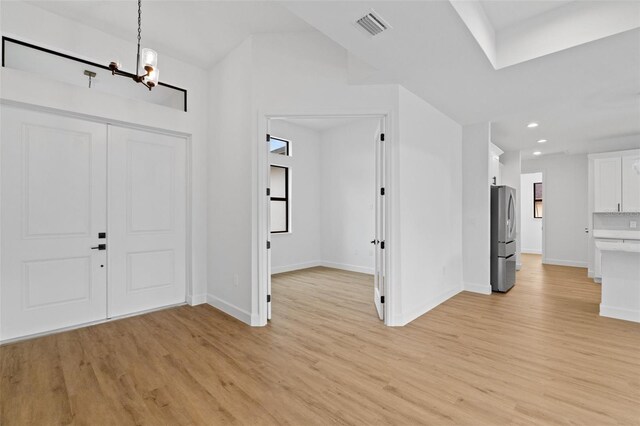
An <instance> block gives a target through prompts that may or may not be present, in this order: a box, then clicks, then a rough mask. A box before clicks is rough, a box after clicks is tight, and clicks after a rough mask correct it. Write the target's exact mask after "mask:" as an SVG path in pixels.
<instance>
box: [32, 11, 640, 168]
mask: <svg viewBox="0 0 640 426" xmlns="http://www.w3.org/2000/svg"><path fill="white" fill-rule="evenodd" d="M29 3H32V4H35V5H37V6H38V7H41V8H44V9H46V10H48V11H50V12H52V13H56V14H58V15H62V16H65V17H67V18H70V19H74V20H76V21H79V22H83V23H87V22H90V23H91V26H93V27H96V28H98V29H100V30H102V31H104V32H106V33H109V34H112V35H115V36H117V37H121V38H122V39H125V40H132V41H134V40H135V37H136V5H135V2H134V1H132V0H129V1H83V0H79V1H30V2H29ZM462 3H464V2H462ZM581 3H582V2H578V1H573V2H569V1H559V0H558V1H523V0H496V1H492V0H481V1H480V2H479V4H480V5H481V9H482V10H484V14H485V15H486V19H487V20H488V22H489V25H490V26H492V27H493V28H494V30H496V31H498V32H502V33H505V34H510V35H513V30H514V29H515V30H519V29H520V27H526V25H525V22H529V23H531V22H538V23H539V22H540V21H541V20H542V21H544V19H543V18H545V17H547V16H551V15H552V14H554V13H556V12H557V13H558V14H560V11H564V12H563V13H565V15H566V13H567V11H571V10H573V9H576V8H578V7H579V6H580V5H581ZM589 3H591V4H595V5H600V7H605V8H606V7H607V6H608V5H609V4H613V3H619V4H622V3H623V2H615V1H613V0H602V1H595V2H589ZM627 3H628V2H627ZM638 4H640V2H638ZM371 8H373V9H375V10H376V12H378V13H379V14H380V15H382V17H383V18H384V19H385V20H387V21H388V22H389V23H390V24H391V25H392V27H393V28H392V29H391V30H389V31H385V32H384V33H382V34H380V35H379V36H376V37H374V38H371V37H368V36H366V35H364V34H363V32H361V31H359V30H358V29H357V28H356V27H355V25H354V21H355V20H356V19H358V18H359V17H361V16H362V15H364V13H366V12H368V11H369V10H370V9H371ZM639 10H640V9H639ZM565 18H566V16H565ZM569 18H570V16H569ZM630 19H631V20H632V21H634V20H637V21H638V25H639V26H640V13H638V14H637V16H636V15H634V14H630ZM634 22H635V21H634ZM627 25H630V24H628V23H627ZM631 25H633V22H632V24H631ZM316 29H317V30H319V31H321V32H322V33H324V34H325V35H327V36H328V37H330V38H331V39H333V40H334V41H335V42H336V43H337V44H339V45H340V46H342V47H343V48H344V49H345V50H346V51H347V52H349V58H350V60H349V65H350V67H351V75H350V81H353V82H355V83H361V84H370V83H373V84H375V83H398V84H402V85H404V86H405V87H406V88H407V89H409V90H411V91H412V92H414V93H415V94H417V95H418V96H420V97H422V98H423V99H425V100H426V101H428V102H429V103H431V104H432V105H433V106H435V107H436V108H438V109H439V110H441V111H442V112H444V113H445V114H446V115H448V116H449V117H451V118H453V119H454V120H456V121H457V122H459V123H461V124H469V123H476V122H483V121H492V122H493V123H494V127H493V129H494V131H493V142H494V143H496V144H497V145H498V146H500V147H502V148H503V149H504V150H506V151H510V150H522V152H523V157H524V158H527V156H531V154H532V152H533V151H534V150H540V151H542V152H543V154H553V153H581V152H596V151H605V150H611V149H626V148H630V147H640V118H639V117H640V30H638V29H634V30H628V31H623V32H619V33H617V34H615V35H610V36H602V35H601V36H600V38H599V39H594V40H593V41H589V42H583V43H582V44H576V45H575V46H574V47H570V48H563V49H562V50H558V51H555V53H551V54H545V55H543V56H539V57H534V58H533V59H528V60H524V61H521V62H519V63H516V64H515V65H511V66H506V67H504V68H500V69H495V68H494V67H493V65H492V63H491V62H490V60H489V59H488V57H487V55H485V52H484V51H483V48H481V47H480V45H479V42H478V41H477V39H476V38H475V37H474V34H473V33H472V31H470V30H469V28H468V26H467V25H465V22H464V21H463V19H461V16H460V15H459V14H458V13H457V12H456V10H455V9H454V7H453V6H452V4H451V3H450V2H449V1H448V0H433V1H410V0H408V1H403V0H389V1H367V0H361V1H291V2H274V1H215V0H212V1H207V0H203V1H186V0H174V1H145V2H144V4H143V44H146V45H150V46H153V47H155V48H157V50H159V51H162V52H166V54H167V55H170V56H173V57H175V58H177V59H181V60H184V61H187V62H190V63H192V64H195V65H199V66H201V67H203V68H205V69H206V68H210V67H211V66H213V65H214V64H215V63H217V62H218V61H219V60H220V59H221V58H223V57H224V56H225V55H226V54H227V53H228V52H229V51H230V50H232V49H233V48H235V47H236V46H237V45H239V44H240V43H241V42H242V40H244V39H245V38H246V37H248V36H249V35H250V34H256V33H272V32H299V31H314V30H316ZM570 36H572V34H567V37H555V38H553V39H552V40H551V42H553V41H554V40H559V41H562V40H564V39H566V38H570ZM547 38H549V37H547ZM494 41H495V40H494ZM548 41H549V40H547V42H548ZM357 68H359V69H360V71H362V70H365V71H366V72H360V73H358V72H356V71H357V70H356V69H357ZM529 121H538V122H539V123H540V126H539V127H538V128H536V129H534V130H531V129H527V128H526V124H527V123H528V122H529ZM307 124H308V125H310V126H324V124H320V123H311V122H309V123H307ZM541 138H544V139H548V141H549V142H547V143H546V144H544V145H542V144H537V143H536V140H538V139H541Z"/></svg>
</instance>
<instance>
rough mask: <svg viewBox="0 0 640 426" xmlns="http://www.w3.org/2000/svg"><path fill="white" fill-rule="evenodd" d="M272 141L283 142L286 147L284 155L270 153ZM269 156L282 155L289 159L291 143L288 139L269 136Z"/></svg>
mask: <svg viewBox="0 0 640 426" xmlns="http://www.w3.org/2000/svg"><path fill="white" fill-rule="evenodd" d="M273 140H277V141H280V142H284V144H285V146H286V147H287V148H286V152H285V153H284V154H280V153H277V152H273V151H271V141H273ZM269 154H270V155H284V156H285V157H291V141H290V140H288V139H284V138H279V137H277V136H271V135H269Z"/></svg>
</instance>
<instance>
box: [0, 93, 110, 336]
mask: <svg viewBox="0 0 640 426" xmlns="http://www.w3.org/2000/svg"><path fill="white" fill-rule="evenodd" d="M0 111H1V114H2V149H1V157H2V159H1V168H2V173H1V177H2V185H1V191H2V220H1V233H2V235H1V238H0V239H1V242H2V243H1V251H0V257H1V261H0V263H1V266H0V267H1V269H2V270H1V273H0V283H1V287H0V299H1V302H0V303H1V304H0V311H1V312H0V323H1V324H0V339H2V340H7V339H12V338H16V337H21V336H26V335H31V334H36V333H41V332H45V331H50V330H55V329H59V328H64V327H69V326H74V325H78V324H82V323H87V322H92V321H96V320H101V319H104V318H106V251H105V250H92V249H91V248H92V247H96V246H97V245H98V244H99V243H104V240H101V239H99V238H98V233H99V232H104V231H105V230H106V206H105V202H106V155H105V150H106V127H105V126H104V125H100V124H96V123H90V122H85V121H81V120H76V119H71V118H65V117H59V116H55V115H50V114H45V113H37V112H32V111H26V110H22V109H17V108H11V107H7V106H2V108H1V110H0Z"/></svg>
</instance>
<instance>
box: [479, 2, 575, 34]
mask: <svg viewBox="0 0 640 426" xmlns="http://www.w3.org/2000/svg"><path fill="white" fill-rule="evenodd" d="M567 3H571V1H567V0H551V1H545V0H540V1H531V0H511V1H505V0H480V4H481V5H482V8H483V9H484V13H485V14H486V15H487V18H489V22H490V23H491V25H492V26H493V28H494V29H495V30H496V31H499V30H502V29H505V28H507V27H510V26H512V25H515V24H518V23H520V22H522V21H526V20H527V19H531V18H533V17H535V16H538V15H541V14H543V13H545V12H549V11H550V10H553V9H557V8H559V7H561V6H564V5H566V4H567Z"/></svg>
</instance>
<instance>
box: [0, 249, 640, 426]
mask: <svg viewBox="0 0 640 426" xmlns="http://www.w3.org/2000/svg"><path fill="white" fill-rule="evenodd" d="M371 293H372V284H371V282H370V278H369V277H367V276H365V275H360V274H354V273H348V272H339V271H334V270H329V269H324V268H315V269H311V270H306V271H303V272H294V273H288V274H283V275H279V276H277V277H275V279H274V283H273V298H274V299H273V300H274V301H273V310H274V320H273V321H272V322H271V324H270V325H269V326H268V327H264V328H251V327H248V326H246V325H244V324H242V323H240V322H238V321H236V320H234V319H232V318H230V317H228V316H226V315H224V314H222V313H220V312H218V311H216V310H215V309H213V308H211V307H209V306H205V305H202V306H198V307H195V308H191V307H186V306H185V307H180V308H175V309H170V310H165V311H161V312H155V313H152V314H148V315H144V316H139V317H135V318H129V319H125V320H121V321H116V322H112V323H108V324H102V325H98V326H94V327H89V328H84V329H80V330H76V331H71V332H66V333H61V334H57V335H53V336H49V337H43V338H38V339H34V340H30V341H25V342H20V343H15V344H11V345H7V346H3V347H0V363H1V364H0V371H1V373H2V378H1V383H0V392H1V394H0V403H1V407H0V424H2V425H3V426H9V425H15V424H18V425H49V424H52V425H53V424H70V423H71V424H93V425H101V424H114V425H127V424H145V425H162V424H168V425H169V424H170V425H177V424H203V425H205V424H206V425H217V424H246V425H260V424H278V423H280V424H291V425H311V424H333V423H337V424H367V425H372V424H398V425H418V424H431V425H440V424H454V423H455V424H465V425H481V424H491V425H501V424H529V425H541V424H583V425H594V426H595V425H605V424H626V425H634V424H635V425H638V424H640V325H639V324H634V323H629V322H624V321H619V320H614V319H607V318H601V317H599V316H598V303H599V286H598V285H597V284H594V283H592V282H591V281H590V280H589V279H587V277H586V272H585V270H584V269H577V268H566V267H557V266H544V267H543V266H541V265H540V261H539V257H535V256H524V266H523V269H522V271H520V272H519V273H518V283H517V285H516V287H515V288H514V289H512V290H511V291H510V292H509V293H507V294H493V295H491V296H481V295H475V294H469V293H461V294H459V295H457V296H455V297H454V298H452V299H451V300H449V301H447V302H446V303H444V304H442V305H441V306H439V307H437V308H436V309H434V310H432V311H431V312H429V313H428V314H426V315H424V316H423V317H421V318H419V319H418V320H416V321H415V322H413V323H411V324H410V325H408V326H406V327H404V328H387V327H384V326H383V325H382V324H381V323H380V322H379V320H378V319H377V317H376V313H375V308H374V307H373V303H372V300H371V299H372V296H371Z"/></svg>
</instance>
